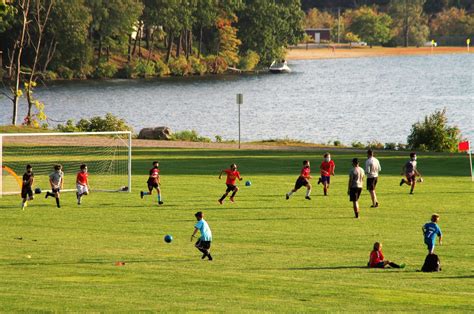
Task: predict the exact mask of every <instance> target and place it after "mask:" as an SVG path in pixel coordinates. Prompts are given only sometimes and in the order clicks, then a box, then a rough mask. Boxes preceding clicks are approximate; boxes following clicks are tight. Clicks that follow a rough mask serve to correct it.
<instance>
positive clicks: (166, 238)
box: [164, 234, 173, 243]
mask: <svg viewBox="0 0 474 314" xmlns="http://www.w3.org/2000/svg"><path fill="white" fill-rule="evenodd" d="M164 240H165V242H166V243H171V241H173V237H172V236H171V235H169V234H167V235H165V239H164Z"/></svg>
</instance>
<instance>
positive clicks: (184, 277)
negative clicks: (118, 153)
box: [0, 148, 474, 312]
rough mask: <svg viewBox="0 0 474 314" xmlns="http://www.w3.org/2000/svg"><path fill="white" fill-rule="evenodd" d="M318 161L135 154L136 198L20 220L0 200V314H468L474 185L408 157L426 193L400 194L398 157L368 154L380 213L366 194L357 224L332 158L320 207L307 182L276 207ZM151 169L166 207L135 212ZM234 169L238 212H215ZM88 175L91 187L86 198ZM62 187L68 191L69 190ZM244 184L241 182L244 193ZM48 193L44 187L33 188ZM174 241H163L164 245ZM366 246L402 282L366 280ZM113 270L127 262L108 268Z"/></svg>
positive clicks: (233, 207)
mask: <svg viewBox="0 0 474 314" xmlns="http://www.w3.org/2000/svg"><path fill="white" fill-rule="evenodd" d="M322 154H323V152H314V151H313V152H289V151H224V150H223V151H215V150H182V149H181V150H180V149H175V150H172V149H140V148H137V149H135V150H134V152H133V173H134V175H133V193H131V194H128V193H92V194H91V195H89V196H87V197H85V198H84V201H83V205H81V206H80V207H79V206H78V205H76V202H75V195H74V193H65V194H63V195H62V202H63V206H62V208H61V209H57V208H56V207H55V204H54V201H53V200H51V199H48V200H45V199H44V196H43V194H42V195H40V196H39V197H37V198H36V199H35V200H34V201H33V202H30V205H29V206H28V207H27V209H26V210H25V211H23V212H22V211H21V210H20V199H19V197H18V196H6V197H3V198H2V199H0V225H1V228H0V230H1V232H0V252H1V254H0V309H1V311H4V312H5V311H25V312H30V311H49V310H51V311H109V312H116V311H120V312H131V311H133V312H134V311H141V310H151V311H174V312H176V311H180V312H184V311H197V312H213V311H220V312H244V311H245V312H265V311H266V312H313V311H315V312H316V311H351V312H355V311H378V312H386V311H420V312H421V311H438V312H444V311H459V312H473V311H474V235H473V233H474V229H473V226H474V224H473V223H474V220H473V213H474V206H473V205H474V196H473V195H474V194H473V192H474V190H473V187H474V184H473V183H472V182H471V181H470V177H469V176H468V175H469V162H468V159H467V157H466V156H465V155H461V154H455V155H449V154H422V153H420V154H419V155H418V163H419V168H420V170H421V171H422V173H423V175H424V179H425V182H424V183H422V184H420V185H418V186H417V188H416V190H415V194H414V195H409V194H408V192H409V188H408V186H404V187H400V186H399V182H400V178H401V176H400V169H401V166H402V165H403V164H404V163H405V162H406V160H407V155H408V153H385V152H383V153H382V152H381V153H379V154H377V157H378V158H379V159H380V161H381V164H382V168H383V170H382V173H381V177H380V180H379V185H378V189H377V192H378V196H379V202H380V207H379V208H377V209H371V208H369V206H370V204H371V203H370V196H369V194H368V192H367V191H365V189H364V191H363V194H362V196H361V202H360V203H361V218H360V219H359V220H356V219H354V218H353V212H352V205H351V203H350V202H349V199H348V196H347V194H346V192H347V177H348V176H347V173H348V171H349V168H350V160H351V159H352V158H353V157H359V158H360V159H361V160H362V161H364V162H365V154H364V153H363V152H349V153H342V152H333V154H332V157H333V160H334V161H335V163H336V176H335V177H333V178H332V183H331V189H330V195H329V196H328V197H323V196H322V187H321V186H318V185H317V184H316V180H313V186H314V188H313V193H312V200H311V201H307V200H305V199H304V191H303V190H301V191H299V192H297V193H296V194H295V195H294V196H293V197H292V198H291V199H290V200H289V201H286V200H285V197H284V195H285V193H286V192H287V191H289V190H290V189H291V188H292V186H293V184H294V181H295V180H296V178H297V176H298V174H299V171H300V168H301V162H302V160H304V159H309V160H310V161H312V171H313V174H314V175H315V177H317V176H318V173H319V171H317V170H318V168H319V164H320V162H321V159H322ZM155 159H156V160H159V161H160V163H161V165H160V168H161V174H162V189H163V198H164V201H165V205H164V206H161V207H158V206H157V205H156V197H155V196H153V197H145V199H143V200H142V199H140V197H139V191H140V190H141V189H144V188H146V186H145V181H146V179H147V173H148V169H149V168H150V167H151V161H153V160H155ZM232 162H235V163H237V164H238V166H239V170H240V171H241V174H242V176H243V177H244V181H243V182H242V183H241V184H240V187H241V190H240V191H239V193H238V194H237V197H236V203H234V204H231V203H230V202H228V201H227V202H225V203H224V205H219V204H218V203H217V199H218V198H219V197H220V196H221V195H222V193H223V191H224V189H225V180H224V179H222V180H218V178H217V177H218V174H219V172H220V170H221V169H223V168H226V167H228V165H229V164H230V163H232ZM94 179H95V178H94V175H93V174H91V177H90V182H91V185H92V186H93V185H94ZM69 180H73V178H69ZM246 180H250V181H251V182H252V186H251V187H245V185H244V184H243V183H244V182H245V181H246ZM43 189H45V187H43ZM198 210H199V211H203V212H204V213H205V215H206V219H207V221H208V222H209V224H210V227H211V229H212V232H213V236H214V241H213V244H212V252H213V257H214V261H212V262H209V261H203V260H201V258H200V257H201V254H200V253H199V252H198V251H197V250H196V249H195V248H194V246H193V243H191V242H190V236H191V234H192V231H193V226H194V224H195V218H194V213H195V212H196V211H198ZM433 212H437V213H439V214H440V215H441V220H440V227H441V229H442V231H443V232H444V243H443V245H442V246H437V247H436V252H437V253H438V254H439V256H440V258H441V262H442V268H443V271H442V272H439V273H422V272H419V269H420V268H421V265H422V264H423V261H424V258H425V255H426V248H425V245H424V244H423V237H422V233H421V227H422V225H423V224H424V223H426V222H427V221H428V220H429V218H430V216H431V214H432V213H433ZM166 234H171V235H173V237H174V241H173V242H172V243H170V244H167V243H165V242H164V241H163V237H164V236H165V235H166ZM375 241H381V242H383V244H384V253H385V256H386V258H388V259H390V260H392V261H395V262H397V263H406V264H407V267H406V268H405V269H403V270H396V269H385V270H381V269H368V268H365V267H364V266H365V265H366V264H367V261H368V257H369V252H370V250H371V248H372V245H373V243H374V242H375ZM116 261H123V262H125V265H124V266H115V262H116Z"/></svg>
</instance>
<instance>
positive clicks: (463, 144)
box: [458, 141, 469, 152]
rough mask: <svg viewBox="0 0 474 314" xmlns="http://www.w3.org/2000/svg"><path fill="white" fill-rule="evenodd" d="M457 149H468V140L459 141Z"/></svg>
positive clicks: (462, 150)
mask: <svg viewBox="0 0 474 314" xmlns="http://www.w3.org/2000/svg"><path fill="white" fill-rule="evenodd" d="M458 150H459V151H460V152H464V151H467V150H469V142H468V141H465V142H461V143H459V144H458Z"/></svg>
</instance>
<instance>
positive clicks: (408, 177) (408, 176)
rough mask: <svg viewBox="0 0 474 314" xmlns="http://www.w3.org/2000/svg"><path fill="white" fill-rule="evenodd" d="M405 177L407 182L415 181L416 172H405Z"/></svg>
mask: <svg viewBox="0 0 474 314" xmlns="http://www.w3.org/2000/svg"><path fill="white" fill-rule="evenodd" d="M406 178H407V181H408V183H412V182H415V180H416V174H414V173H413V174H410V173H407V174H406Z"/></svg>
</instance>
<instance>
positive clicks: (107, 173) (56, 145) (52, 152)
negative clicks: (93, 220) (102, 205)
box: [0, 132, 132, 196]
mask: <svg viewBox="0 0 474 314" xmlns="http://www.w3.org/2000/svg"><path fill="white" fill-rule="evenodd" d="M131 149H132V147H131V132H81V133H79V132H78V133H16V134H0V166H1V169H2V172H1V176H0V196H2V195H9V194H19V193H20V192H21V182H22V177H23V174H24V173H25V171H26V165H28V164H29V165H31V166H32V167H33V173H34V175H35V180H34V184H33V190H34V189H36V188H39V189H40V190H42V191H49V190H50V184H49V174H50V173H52V172H53V170H54V169H53V167H54V165H56V164H60V165H62V167H63V172H64V187H63V191H75V190H76V174H77V173H78V172H79V171H80V166H81V165H82V164H86V165H87V168H88V172H89V185H90V187H91V190H92V191H106V192H119V191H123V192H131Z"/></svg>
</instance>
